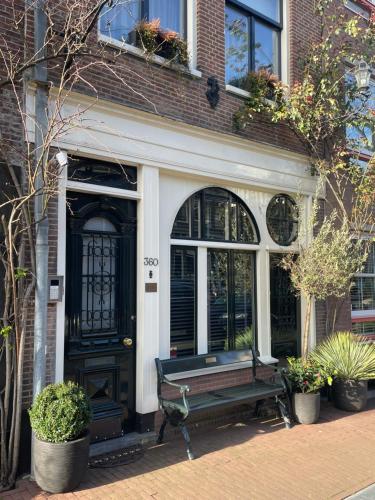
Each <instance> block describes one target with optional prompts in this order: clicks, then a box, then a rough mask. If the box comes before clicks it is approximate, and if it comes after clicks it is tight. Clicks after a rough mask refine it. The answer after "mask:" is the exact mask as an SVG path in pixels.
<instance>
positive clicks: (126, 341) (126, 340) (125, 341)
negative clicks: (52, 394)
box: [122, 337, 133, 347]
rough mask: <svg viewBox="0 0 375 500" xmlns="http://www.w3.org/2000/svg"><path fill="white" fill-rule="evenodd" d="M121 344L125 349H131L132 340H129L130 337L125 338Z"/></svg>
mask: <svg viewBox="0 0 375 500" xmlns="http://www.w3.org/2000/svg"><path fill="white" fill-rule="evenodd" d="M122 343H123V345H124V346H125V347H131V346H132V345H133V339H131V338H130V337H125V338H124V339H123V340H122Z"/></svg>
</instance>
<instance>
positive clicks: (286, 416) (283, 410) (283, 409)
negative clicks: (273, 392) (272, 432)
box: [275, 396, 292, 429]
mask: <svg viewBox="0 0 375 500" xmlns="http://www.w3.org/2000/svg"><path fill="white" fill-rule="evenodd" d="M275 399H276V403H277V405H278V407H279V410H280V414H281V417H282V418H283V420H284V423H285V427H286V428H287V429H291V427H292V417H291V414H290V411H289V408H288V406H289V405H286V404H285V403H284V402H283V401H281V399H280V398H279V397H277V396H276V398H275Z"/></svg>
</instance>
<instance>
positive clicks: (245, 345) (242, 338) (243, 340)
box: [224, 326, 254, 351]
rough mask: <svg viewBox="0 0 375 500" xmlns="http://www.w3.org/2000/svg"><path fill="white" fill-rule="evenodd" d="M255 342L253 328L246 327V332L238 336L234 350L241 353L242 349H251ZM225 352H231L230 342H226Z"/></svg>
mask: <svg viewBox="0 0 375 500" xmlns="http://www.w3.org/2000/svg"><path fill="white" fill-rule="evenodd" d="M253 342H254V335H253V330H252V328H251V326H248V327H246V328H245V329H244V330H242V331H240V332H238V333H237V334H236V340H235V343H234V348H235V349H236V350H237V351H241V350H242V349H250V347H251V346H252V345H253ZM224 349H225V351H228V350H229V342H228V340H226V342H225V347H224Z"/></svg>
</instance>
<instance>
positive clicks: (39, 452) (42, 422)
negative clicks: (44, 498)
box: [29, 382, 91, 493]
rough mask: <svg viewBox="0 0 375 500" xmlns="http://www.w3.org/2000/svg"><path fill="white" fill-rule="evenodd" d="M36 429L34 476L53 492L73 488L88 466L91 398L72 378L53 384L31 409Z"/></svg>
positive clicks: (42, 486) (34, 428) (61, 491)
mask: <svg viewBox="0 0 375 500" xmlns="http://www.w3.org/2000/svg"><path fill="white" fill-rule="evenodd" d="M29 415H30V422H31V427H32V429H33V432H34V448H33V460H34V476H35V480H36V482H37V483H38V485H39V486H40V487H41V488H42V489H43V490H45V491H48V492H51V493H63V492H67V491H72V490H74V489H75V488H76V487H77V486H78V485H79V483H80V482H81V480H82V478H83V476H84V474H85V472H86V470H87V466H88V458H89V444H90V435H89V432H88V424H89V422H90V420H91V409H90V402H89V399H88V397H87V396H86V394H85V392H84V390H83V389H82V388H81V387H79V386H78V385H77V384H74V383H73V382H66V383H60V384H51V385H48V386H47V387H45V388H44V389H43V391H42V392H41V393H40V394H39V395H38V396H37V398H36V400H35V402H34V404H33V406H32V408H31V409H30V410H29Z"/></svg>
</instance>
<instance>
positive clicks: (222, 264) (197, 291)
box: [170, 188, 260, 357]
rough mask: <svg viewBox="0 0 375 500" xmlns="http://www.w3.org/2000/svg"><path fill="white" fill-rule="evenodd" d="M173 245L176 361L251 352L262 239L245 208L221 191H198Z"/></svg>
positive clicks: (184, 209) (177, 224)
mask: <svg viewBox="0 0 375 500" xmlns="http://www.w3.org/2000/svg"><path fill="white" fill-rule="evenodd" d="M171 239H172V246H171V285H170V299H171V302H170V332H171V335H170V342H171V343H170V355H171V357H176V356H188V355H194V354H197V353H199V354H200V353H204V352H217V351H222V350H231V349H240V348H245V347H248V344H249V342H250V341H251V337H252V339H253V341H255V340H256V307H255V295H256V286H255V252H254V249H256V248H257V246H258V244H259V241H260V235H259V230H258V227H257V225H256V222H255V219H254V217H253V215H252V214H251V212H250V210H249V209H248V207H247V206H246V204H245V203H244V202H243V201H242V200H240V198H239V197H238V196H236V195H235V194H233V193H231V192H229V191H227V190H225V189H222V188H206V189H203V190H201V191H198V192H197V193H195V194H193V195H192V196H191V197H190V198H189V199H188V200H186V201H185V203H184V204H183V205H182V206H181V208H180V209H179V211H178V213H177V215H176V218H175V221H174V225H173V229H172V233H171Z"/></svg>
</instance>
